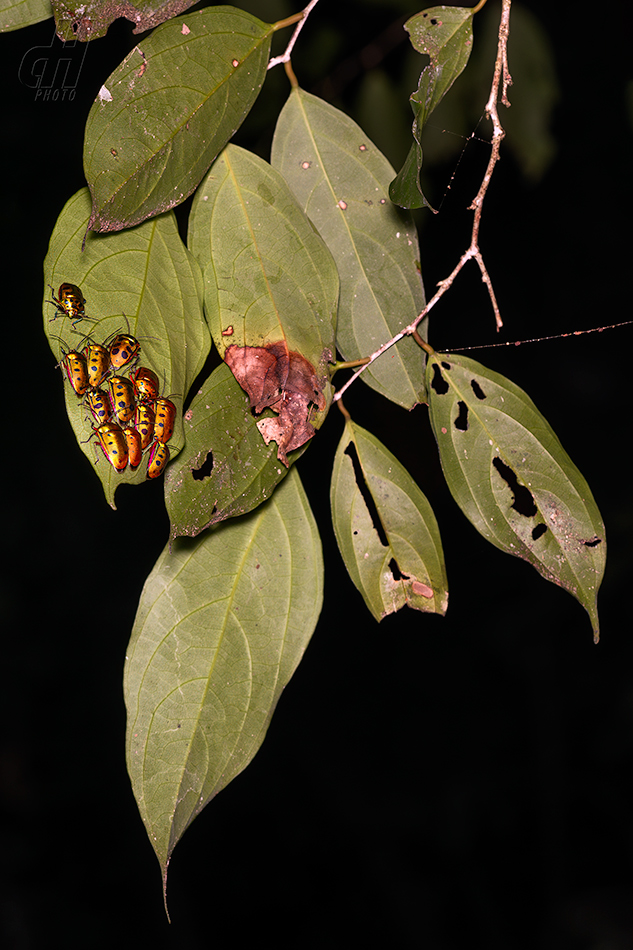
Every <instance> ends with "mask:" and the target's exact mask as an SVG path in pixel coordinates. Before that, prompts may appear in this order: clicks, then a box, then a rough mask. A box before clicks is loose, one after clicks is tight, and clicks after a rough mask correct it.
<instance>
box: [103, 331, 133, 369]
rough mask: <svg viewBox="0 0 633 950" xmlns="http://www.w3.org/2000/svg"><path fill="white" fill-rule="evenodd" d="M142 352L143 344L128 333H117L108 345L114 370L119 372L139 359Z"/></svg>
mask: <svg viewBox="0 0 633 950" xmlns="http://www.w3.org/2000/svg"><path fill="white" fill-rule="evenodd" d="M140 350H141V344H140V343H139V341H138V340H137V339H136V337H133V336H130V335H129V334H128V333H117V334H116V335H115V336H114V337H113V339H112V341H111V342H110V343H109V344H108V352H109V353H110V364H111V366H112V369H114V370H117V369H121V367H122V366H127V365H128V363H131V362H132V360H133V359H135V358H137V357H138V354H139V353H140Z"/></svg>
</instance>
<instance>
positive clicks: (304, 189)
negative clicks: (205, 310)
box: [271, 88, 426, 409]
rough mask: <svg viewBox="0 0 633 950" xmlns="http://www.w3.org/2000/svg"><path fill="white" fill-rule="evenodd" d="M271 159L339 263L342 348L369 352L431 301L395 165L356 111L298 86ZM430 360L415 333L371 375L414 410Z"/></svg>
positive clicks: (348, 353)
mask: <svg viewBox="0 0 633 950" xmlns="http://www.w3.org/2000/svg"><path fill="white" fill-rule="evenodd" d="M271 163H272V165H273V167H274V168H277V169H278V170H279V171H280V172H281V173H282V175H283V176H284V178H285V179H286V181H287V182H288V184H289V185H290V187H291V188H292V190H293V192H294V194H295V195H296V197H297V200H298V201H299V203H300V205H301V207H302V208H303V209H304V211H305V212H306V214H307V215H308V217H309V218H310V220H311V221H312V223H313V224H314V226H315V227H316V228H317V230H318V231H319V234H320V235H321V237H322V238H323V240H324V241H325V243H326V244H327V246H328V248H329V249H330V251H331V252H332V256H333V257H334V260H335V261H336V264H337V267H338V272H339V276H340V279H341V293H340V299H339V310H338V324H337V330H336V345H337V347H338V349H339V351H340V353H341V354H342V356H343V358H344V359H345V360H357V359H361V358H362V357H364V356H369V354H370V353H372V352H373V351H374V350H377V349H378V347H379V346H380V345H381V344H382V343H384V342H385V340H388V339H390V338H391V337H393V336H395V334H396V333H398V332H399V331H400V330H402V328H403V327H405V326H407V325H408V324H409V323H411V321H412V320H414V319H415V317H416V316H417V315H418V314H419V313H420V311H421V310H422V309H423V308H424V304H425V299H424V288H423V286H422V279H421V276H420V249H419V246H418V239H417V234H416V230H415V225H414V223H413V220H412V218H411V216H410V215H409V214H407V213H406V212H405V211H403V210H402V209H400V208H397V207H396V206H395V205H394V204H393V203H392V202H391V200H390V199H389V197H388V194H389V182H390V181H391V179H392V178H393V176H394V170H393V168H392V167H391V165H390V164H389V162H388V161H387V159H386V158H385V157H384V155H382V154H381V152H379V150H378V149H377V148H376V146H375V145H374V144H373V142H371V141H370V140H369V139H368V138H367V136H366V135H365V133H364V132H363V130H362V129H361V128H360V127H359V126H358V125H356V123H355V122H353V121H352V120H351V119H350V118H349V117H348V116H346V115H345V114H344V113H342V112H339V110H338V109H335V108H334V107H333V106H331V105H329V104H328V103H327V102H323V100H322V99H318V98H317V97H316V96H312V95H310V94H309V93H307V92H304V91H303V90H302V89H298V88H295V89H293V90H292V92H291V93H290V96H289V98H288V101H287V102H286V105H285V106H284V108H283V110H282V112H281V114H280V116H279V119H278V122H277V128H276V130H275V137H274V139H273V147H272V153H271ZM424 326H425V324H424V322H423V324H422V327H421V331H420V332H421V333H422V335H423V336H425V335H426V334H425V333H424ZM424 362H425V357H424V353H423V351H422V350H421V349H420V347H419V346H417V344H416V343H415V342H414V341H413V339H411V338H410V337H407V338H405V339H404V340H402V341H401V342H400V343H399V344H398V346H397V347H394V348H393V349H391V350H390V351H389V353H388V355H387V356H385V357H384V358H381V359H379V360H377V361H376V362H375V363H373V364H372V366H371V368H369V369H368V370H367V371H366V373H365V374H364V375H363V379H364V381H365V382H366V383H367V384H368V385H370V386H371V387H372V388H373V389H375V390H376V391H377V392H379V393H381V394H382V395H383V396H386V397H387V399H391V400H392V401H393V402H395V403H397V404H398V405H400V406H404V407H405V408H406V409H411V408H412V407H413V406H415V405H416V403H418V402H425V401H426V391H425V386H424Z"/></svg>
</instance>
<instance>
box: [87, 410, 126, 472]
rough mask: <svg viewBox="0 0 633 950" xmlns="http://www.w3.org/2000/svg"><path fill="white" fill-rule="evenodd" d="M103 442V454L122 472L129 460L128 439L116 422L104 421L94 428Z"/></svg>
mask: <svg viewBox="0 0 633 950" xmlns="http://www.w3.org/2000/svg"><path fill="white" fill-rule="evenodd" d="M94 431H95V432H96V434H97V436H98V438H99V442H100V443H101V448H102V449H103V454H104V455H105V457H106V458H107V460H108V462H109V463H110V465H111V466H112V468H114V469H115V470H116V471H117V472H122V471H123V470H124V469H125V467H126V465H127V462H128V448H127V439H126V438H125V434H124V432H123V429H122V428H121V426H120V425H117V423H116V422H104V423H103V424H102V425H100V426H97V428H96V429H95V430H94Z"/></svg>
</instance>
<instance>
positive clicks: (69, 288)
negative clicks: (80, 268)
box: [49, 284, 86, 326]
mask: <svg viewBox="0 0 633 950" xmlns="http://www.w3.org/2000/svg"><path fill="white" fill-rule="evenodd" d="M49 287H50V284H49ZM57 293H58V296H57V297H56V296H55V291H54V290H53V288H52V287H51V294H52V295H53V299H52V300H50V301H49V303H52V304H55V306H56V307H57V309H58V311H59V313H62V314H63V315H64V316H65V317H68V319H69V320H70V321H71V323H72V325H73V326H76V325H77V324H78V323H79V321H80V320H83V319H84V317H85V316H86V310H85V307H86V298H85V297H84V295H83V294H82V292H81V290H80V289H79V287H77V285H76V284H60V287H59V290H58V292H57ZM58 316H59V314H58V313H56V314H55V316H54V317H51V320H56V319H57V317H58Z"/></svg>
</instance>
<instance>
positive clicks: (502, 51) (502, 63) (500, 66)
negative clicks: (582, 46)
mask: <svg viewBox="0 0 633 950" xmlns="http://www.w3.org/2000/svg"><path fill="white" fill-rule="evenodd" d="M511 6H512V0H503V7H502V11H501V21H500V23H499V42H498V45H497V58H496V60H495V71H494V76H493V79H492V85H491V88H490V97H489V99H488V102H487V104H486V115H487V116H488V117H489V118H490V119H491V120H492V127H493V134H492V148H491V152H490V160H489V162H488V166H487V168H486V172H485V175H484V177H483V180H482V182H481V185H480V187H479V191H478V192H477V195H476V196H475V198H474V200H473V202H472V204H471V205H470V206H469V210H470V211H474V212H475V213H474V217H473V228H472V233H471V238H470V247H469V248H468V249H467V250H466V251H464V253H463V254H462V256H461V257H460V259H459V261H458V263H457V265H456V266H455V267H454V268H453V270H452V272H451V273H450V274H449V275H448V277H445V278H444V280H441V281H440V282H439V283H438V290H437V291H436V293H435V294H434V295H433V296H432V297H431V299H430V300H429V301H428V302H427V304H426V307H425V308H424V310H422V312H421V313H419V314H418V316H417V317H416V318H415V320H413V321H412V322H411V323H410V324H409V326H407V327H405V328H404V329H403V330H401V331H400V332H399V333H397V334H396V335H395V336H394V337H393V338H392V339H391V340H388V341H387V342H386V343H383V344H382V346H380V347H379V348H378V349H377V350H376V351H375V352H374V353H372V354H371V355H370V357H369V360H368V362H367V363H365V364H364V365H363V366H361V367H360V369H358V370H357V371H356V372H355V373H354V374H353V376H351V377H350V378H349V379H348V380H347V382H346V383H345V384H344V385H343V386H342V387H341V388H340V389H339V390H338V391H337V392H336V393H335V394H334V400H335V401H336V400H338V399H340V398H341V396H342V395H343V393H344V392H345V391H346V390H347V389H349V387H350V386H351V385H352V383H353V382H355V380H357V379H358V377H359V376H360V375H361V373H362V372H364V370H365V369H366V368H367V367H368V366H371V364H372V363H373V362H374V361H375V360H377V359H378V357H379V356H382V354H383V353H385V352H386V351H387V350H388V349H390V348H391V347H392V346H393V345H394V344H395V343H397V342H398V341H399V340H401V339H402V338H403V337H405V336H411V335H413V333H414V331H416V330H417V327H418V324H419V323H420V322H421V321H422V320H423V319H424V317H425V316H426V315H427V314H428V313H429V312H430V311H431V310H432V309H433V307H434V306H435V304H436V303H437V302H438V300H440V299H441V298H442V297H443V296H444V294H445V293H446V291H447V290H448V289H449V287H451V286H452V284H453V281H454V280H455V278H456V277H457V275H458V274H459V272H460V271H461V270H462V268H463V267H464V265H465V264H466V263H467V261H469V260H470V259H471V258H474V259H475V260H476V261H477V264H478V266H479V270H480V271H481V279H482V281H483V282H484V283H485V285H486V287H487V288H488V294H489V296H490V301H491V303H492V308H493V310H494V314H495V319H496V323H497V329H499V328H500V327H501V326H502V325H503V324H502V320H501V314H500V313H499V305H498V303H497V299H496V297H495V293H494V290H493V288H492V281H491V279H490V275H489V274H488V270H487V268H486V265H485V263H484V259H483V255H482V253H481V251H480V249H479V227H480V224H481V210H482V206H483V202H484V198H485V197H486V192H487V191H488V186H489V184H490V180H491V178H492V173H493V171H494V167H495V165H496V164H497V162H498V161H499V147H500V145H501V140H502V139H503V137H504V136H505V132H504V130H503V127H502V125H501V122H500V120H499V113H498V111H497V101H498V98H499V84H500V83H501V79H502V78H503V92H502V102H503V104H504V105H506V106H509V105H510V103H509V102H508V99H507V90H508V86H510V85H511V84H512V77H511V76H510V73H509V71H508V36H509V32H510V7H511Z"/></svg>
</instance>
